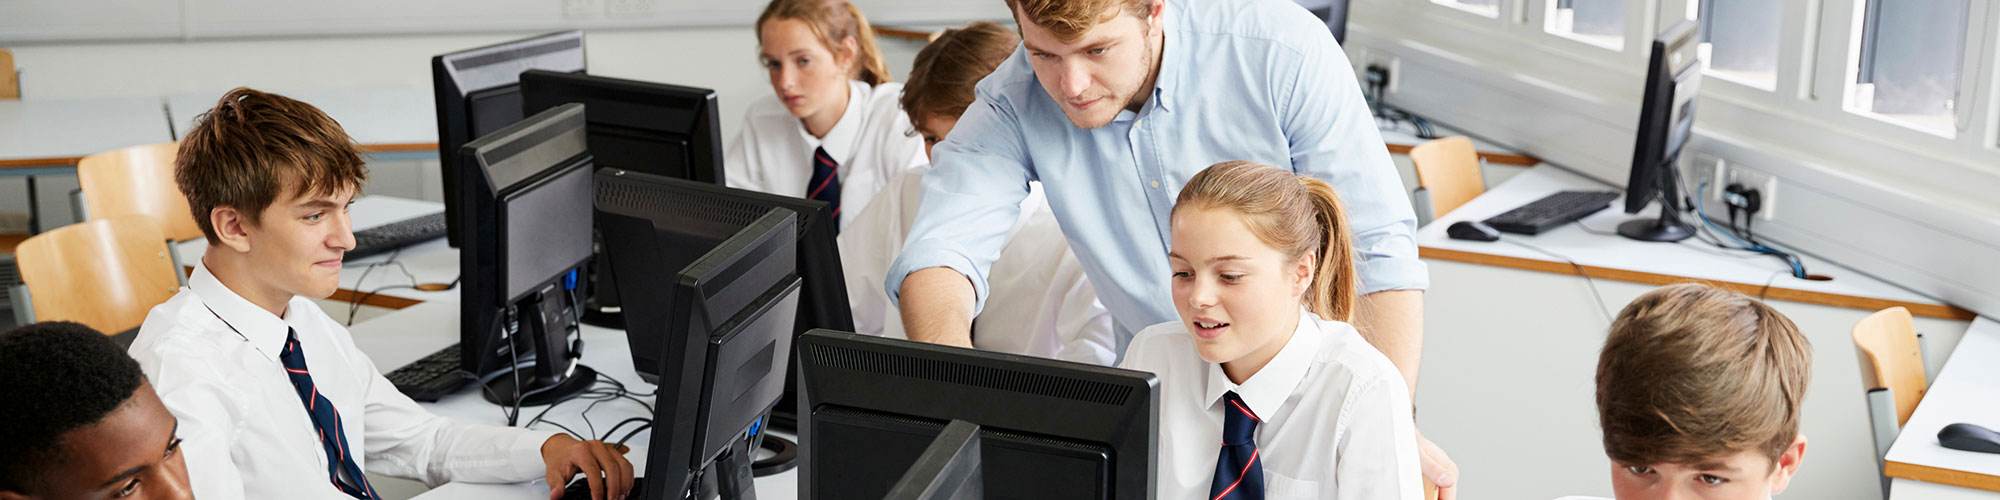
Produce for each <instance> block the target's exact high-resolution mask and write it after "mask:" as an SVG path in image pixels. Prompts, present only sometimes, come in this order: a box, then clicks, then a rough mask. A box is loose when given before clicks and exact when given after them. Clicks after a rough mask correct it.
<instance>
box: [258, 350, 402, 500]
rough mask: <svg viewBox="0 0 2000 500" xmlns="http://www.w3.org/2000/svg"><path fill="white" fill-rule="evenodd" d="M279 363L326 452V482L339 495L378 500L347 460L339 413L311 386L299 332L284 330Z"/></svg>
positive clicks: (364, 476)
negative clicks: (282, 347) (290, 379)
mask: <svg viewBox="0 0 2000 500" xmlns="http://www.w3.org/2000/svg"><path fill="white" fill-rule="evenodd" d="M278 361H279V362H281V363H284V364H285V375H288V376H290V377H291V378H292V388H294V389H298V391H299V401H300V402H302V403H304V404H305V405H306V413H310V414H312V422H313V430H314V431H316V432H318V433H319V444H320V447H322V448H325V449H326V465H327V467H326V474H327V479H328V480H331V481H333V487H334V488H337V489H339V490H340V492H341V493H346V494H348V495H350V496H353V497H354V498H360V499H363V500H381V497H378V496H375V489H374V488H371V487H369V486H368V476H367V475H366V474H363V473H362V472H361V466H359V465H355V464H354V460H353V459H352V457H349V456H347V434H346V433H344V432H341V429H340V413H339V412H336V411H334V409H333V402H332V401H327V400H326V396H321V395H320V394H319V386H316V385H313V379H312V373H310V372H308V371H307V370H306V353H305V351H303V350H300V348H299V334H298V331H296V330H289V329H287V331H286V332H285V349H284V353H283V354H279V355H278ZM329 435H330V436H331V439H329ZM341 472H346V473H347V477H348V478H351V479H353V480H354V481H355V482H358V483H361V484H359V485H350V484H347V482H346V481H342V480H341V479H340V473H341Z"/></svg>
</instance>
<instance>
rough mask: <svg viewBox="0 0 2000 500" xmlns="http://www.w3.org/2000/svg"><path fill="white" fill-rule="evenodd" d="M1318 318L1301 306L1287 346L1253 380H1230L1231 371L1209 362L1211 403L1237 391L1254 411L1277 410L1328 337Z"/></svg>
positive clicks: (1265, 414)
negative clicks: (1318, 322) (1297, 322)
mask: <svg viewBox="0 0 2000 500" xmlns="http://www.w3.org/2000/svg"><path fill="white" fill-rule="evenodd" d="M1315 318H1317V316H1313V314H1312V312H1310V311H1306V310H1305V308H1303V307H1302V308H1300V309H1299V326H1298V329H1297V330H1294V331H1293V332H1292V338H1291V340H1289V341H1286V342H1285V347H1284V348H1282V349H1279V350H1278V355H1277V356H1274V357H1272V358H1271V362H1270V363H1267V364H1265V365H1264V368H1263V369H1261V370H1257V374H1255V375H1251V376H1250V380H1245V381H1243V384H1242V385H1237V384H1235V383H1233V382H1230V381H1229V375H1227V374H1225V373H1223V372H1222V364H1220V363H1209V365H1208V404H1209V407H1210V408H1214V407H1215V405H1218V404H1221V402H1222V394H1223V393H1226V392H1229V391H1236V396H1237V397H1240V398H1243V403H1244V404H1247V405H1250V412H1251V413H1255V414H1257V415H1259V416H1260V417H1261V416H1269V415H1272V414H1273V413H1276V412H1277V411H1278V406H1279V405H1283V404H1285V399H1288V398H1290V397H1291V396H1292V391H1293V390H1295V389H1298V387H1299V383H1300V382H1303V381H1304V380H1305V378H1306V370H1307V369H1308V368H1311V367H1312V360H1313V355H1314V354H1315V353H1317V352H1319V346H1320V342H1323V341H1324V340H1325V339H1324V337H1325V334H1323V333H1320V331H1319V328H1318V324H1317V323H1315V322H1314V319H1315Z"/></svg>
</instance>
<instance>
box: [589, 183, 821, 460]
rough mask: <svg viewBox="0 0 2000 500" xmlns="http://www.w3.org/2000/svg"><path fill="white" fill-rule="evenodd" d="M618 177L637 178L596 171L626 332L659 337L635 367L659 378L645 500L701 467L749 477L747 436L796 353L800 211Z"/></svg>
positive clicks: (637, 349) (637, 351)
mask: <svg viewBox="0 0 2000 500" xmlns="http://www.w3.org/2000/svg"><path fill="white" fill-rule="evenodd" d="M621 175H638V174H628V173H627V172H625V171H621V170H613V169H606V170H602V171H600V172H599V173H598V179H599V180H598V184H597V197H596V203H597V210H598V214H599V219H598V220H599V228H600V230H601V231H602V232H603V233H604V242H605V247H606V251H607V252H608V253H609V254H610V257H611V259H610V262H611V272H613V273H616V274H618V275H619V276H620V279H619V280H618V283H621V286H622V287H623V289H622V290H621V292H623V294H624V297H626V298H627V299H628V301H629V302H628V303H629V304H631V307H630V308H628V309H627V312H626V314H628V315H629V318H630V321H629V322H628V326H627V335H629V336H630V337H632V338H634V339H638V338H648V339H654V341H653V342H649V343H647V345H645V346H642V345H641V344H639V343H637V342H634V343H633V356H634V360H635V363H640V362H645V363H650V364H651V366H650V369H646V368H642V369H641V371H652V372H655V373H658V374H660V375H659V376H658V378H657V380H658V387H659V389H658V398H657V404H658V406H657V407H656V408H655V412H654V416H653V427H652V429H653V431H652V441H651V446H650V448H649V450H648V454H647V468H646V474H645V476H646V484H645V487H644V497H645V498H649V499H666V498H675V499H678V498H682V496H681V495H682V494H683V493H685V492H688V491H690V490H692V489H694V488H696V487H697V486H698V485H697V484H695V483H694V479H696V478H697V477H698V475H697V473H698V472H700V471H703V470H704V469H710V468H711V467H712V468H713V470H716V471H719V472H717V473H718V474H724V475H731V476H732V477H736V476H738V475H741V476H747V475H748V467H749V464H750V462H749V460H750V458H751V457H750V454H749V448H748V446H747V445H746V443H747V441H748V439H749V438H750V436H751V435H752V432H751V430H752V428H753V426H754V425H756V423H757V422H758V421H760V419H762V418H763V417H764V416H765V415H766V414H767V413H768V412H769V411H770V409H771V406H772V405H774V404H776V403H777V401H778V397H779V393H780V392H781V390H782V389H783V386H784V383H783V381H782V380H781V379H782V378H783V377H784V374H785V367H786V366H787V365H789V364H790V359H791V358H790V353H791V351H792V339H793V337H794V334H793V333H792V325H793V323H794V321H795V316H796V314H797V311H798V299H799V293H798V292H799V284H800V280H799V277H798V274H797V273H796V272H795V271H796V270H795V267H794V266H795V264H796V262H797V255H796V252H797V248H798V244H797V237H798V229H797V223H796V217H797V216H796V215H795V214H794V213H793V212H791V211H790V210H785V209H781V208H775V207H763V206H759V205H758V204H757V203H755V202H751V201H748V200H741V199H728V198H721V197H701V196H694V195H691V194H689V193H686V192H683V191H677V190H672V189H662V188H661V187H660V186H659V185H658V184H653V183H647V182H643V181H640V182H629V179H624V178H621ZM641 351H645V352H643V353H642V352H641ZM740 487H747V482H745V483H741V486H740ZM724 490H725V491H724V493H723V495H722V496H725V497H729V496H731V495H730V492H729V491H728V490H729V488H726V487H725V488H724Z"/></svg>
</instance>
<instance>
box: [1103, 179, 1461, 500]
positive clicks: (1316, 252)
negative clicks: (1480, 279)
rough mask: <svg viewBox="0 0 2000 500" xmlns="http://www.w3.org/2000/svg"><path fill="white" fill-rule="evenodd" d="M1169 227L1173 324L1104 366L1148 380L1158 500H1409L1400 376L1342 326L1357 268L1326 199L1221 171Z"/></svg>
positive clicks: (1188, 197) (1183, 203)
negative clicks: (1153, 378)
mask: <svg viewBox="0 0 2000 500" xmlns="http://www.w3.org/2000/svg"><path fill="white" fill-rule="evenodd" d="M1169 217H1171V218H1172V220H1171V222H1170V224H1172V227H1173V231H1172V242H1171V245H1172V246H1171V250H1170V251H1169V253H1168V254H1167V258H1168V260H1169V261H1170V262H1171V269H1172V270H1173V274H1172V276H1171V283H1172V285H1171V286H1172V289H1173V297H1174V304H1173V305H1174V308H1175V310H1176V313H1177V314H1178V315H1179V316H1180V320H1179V321H1170V322H1165V323H1160V324H1157V325H1153V326H1151V327H1147V328H1146V329H1144V330H1141V331H1140V332H1139V335H1138V336H1137V337H1136V338H1134V339H1133V340H1132V347H1131V349H1130V350H1127V351H1126V352H1125V361H1124V362H1122V363H1121V364H1120V365H1119V366H1120V367H1122V368H1128V369H1134V370H1143V371H1149V372H1153V373H1154V374H1155V375H1158V376H1159V377H1160V422H1159V433H1160V436H1159V483H1158V484H1159V490H1158V491H1159V497H1160V498H1208V499H1212V500H1265V499H1281V498H1334V499H1340V500H1416V499H1418V498H1422V497H1423V495H1424V489H1425V488H1424V484H1425V482H1424V479H1423V477H1422V476H1421V475H1419V473H1420V470H1419V468H1418V465H1417V437H1416V424H1415V423H1414V422H1413V421H1412V417H1411V413H1412V410H1411V409H1410V400H1409V392H1408V391H1406V390H1405V389H1404V387H1405V385H1404V384H1403V376H1402V373H1401V372H1399V371H1397V370H1396V365H1395V364H1393V363H1391V362H1390V361H1389V358H1388V356H1385V355H1383V354H1382V352H1381V351H1379V350H1376V348H1375V347H1374V346H1373V345H1372V344H1370V343H1369V342H1368V341H1367V339H1365V338H1362V337H1361V333H1360V332H1358V331H1356V330H1355V329H1354V326H1353V325H1352V324H1350V323H1349V322H1350V321H1353V319H1354V316H1355V309H1356V308H1357V306H1358V299H1357V296H1358V288H1359V284H1358V283H1357V282H1358V281H1360V280H1359V278H1358V275H1359V272H1358V270H1357V268H1356V267H1357V266H1356V262H1355V261H1356V260H1357V258H1358V257H1357V256H1356V253H1355V248H1354V241H1355V237H1354V234H1353V233H1352V232H1351V231H1352V229H1351V228H1350V227H1349V226H1348V220H1347V216H1346V209H1345V208H1343V207H1342V206H1341V201H1340V197H1339V196H1338V195H1335V194H1334V192H1333V187H1332V186H1329V185H1327V183H1325V182H1322V181H1320V180H1319V179H1315V178H1313V177H1310V176H1307V175H1305V174H1293V173H1291V172H1290V171H1287V170H1283V169H1279V168H1277V167H1273V166H1269V165H1262V164H1257V163H1252V162H1244V161H1232V162H1223V163H1218V164H1215V165H1213V166H1210V167H1209V168H1207V169H1204V170H1202V171H1201V172H1200V173H1197V174H1195V175H1194V177H1193V178H1190V179H1188V181H1187V186H1186V187H1184V188H1182V189H1181V192H1180V195H1179V196H1178V197H1177V198H1176V201H1175V203H1174V208H1173V211H1172V212H1171V214H1170V215H1169Z"/></svg>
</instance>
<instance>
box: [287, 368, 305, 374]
mask: <svg viewBox="0 0 2000 500" xmlns="http://www.w3.org/2000/svg"><path fill="white" fill-rule="evenodd" d="M285 371H288V372H292V373H297V374H300V375H311V374H310V373H306V371H305V370H295V369H291V368H286V369H285Z"/></svg>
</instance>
